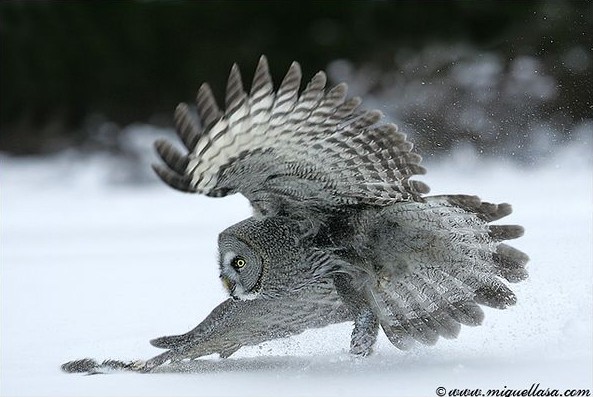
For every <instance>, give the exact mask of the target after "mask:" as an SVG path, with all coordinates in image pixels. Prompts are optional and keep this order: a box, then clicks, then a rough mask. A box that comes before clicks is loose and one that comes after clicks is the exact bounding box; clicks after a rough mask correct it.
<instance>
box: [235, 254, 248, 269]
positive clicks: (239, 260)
mask: <svg viewBox="0 0 593 397" xmlns="http://www.w3.org/2000/svg"><path fill="white" fill-rule="evenodd" d="M245 264H246V262H245V259H243V258H241V257H237V258H235V259H234V260H233V267H234V268H235V269H241V268H242V267H243V266H245Z"/></svg>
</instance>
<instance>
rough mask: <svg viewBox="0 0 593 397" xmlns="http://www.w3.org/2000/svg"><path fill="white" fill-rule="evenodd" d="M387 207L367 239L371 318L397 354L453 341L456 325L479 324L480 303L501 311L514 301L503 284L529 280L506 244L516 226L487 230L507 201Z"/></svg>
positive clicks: (435, 200)
mask: <svg viewBox="0 0 593 397" xmlns="http://www.w3.org/2000/svg"><path fill="white" fill-rule="evenodd" d="M425 200H426V201H425V202H423V203H418V202H407V203H399V204H396V205H393V206H390V207H387V208H385V209H384V210H383V211H382V212H381V213H380V214H379V217H378V218H380V221H378V222H377V227H378V229H377V230H376V231H375V232H374V233H373V234H372V235H373V236H375V237H376V238H377V239H378V240H377V241H374V246H375V255H376V256H375V257H374V261H375V266H376V269H377V278H378V280H377V282H371V283H369V284H368V286H367V289H368V292H369V294H370V295H372V296H374V297H380V298H379V299H375V301H374V302H375V303H374V304H375V306H376V307H375V314H377V317H378V318H379V322H380V324H381V326H382V328H383V330H384V332H385V334H386V335H387V337H388V339H389V340H390V341H391V343H393V344H394V345H395V346H396V347H398V348H400V349H403V350H405V349H408V348H410V347H411V345H413V342H414V341H418V342H420V343H423V344H428V345H432V344H434V343H436V341H437V340H438V338H439V336H442V337H445V338H450V339H451V338H455V337H457V335H458V334H459V330H460V327H461V325H462V324H463V325H468V326H476V325H479V324H481V323H482V321H483V319H484V312H483V310H482V308H481V307H480V305H484V306H489V307H493V308H497V309H505V308H507V307H509V306H511V305H514V304H515V303H516V301H517V298H516V296H515V294H514V293H513V291H511V290H510V289H509V288H508V287H507V285H506V284H505V283H504V282H503V281H509V282H517V281H521V280H523V279H525V278H526V277H527V271H526V270H525V264H526V263H527V261H528V259H529V258H528V257H527V255H525V254H524V253H522V252H521V251H519V250H517V249H515V248H512V247H510V246H508V245H506V244H504V243H501V242H502V241H505V240H511V239H515V238H518V237H520V236H522V235H523V232H524V230H523V227H521V226H518V225H490V224H489V223H490V222H492V221H495V220H498V219H501V218H503V217H505V216H507V215H509V214H510V213H511V212H512V208H511V206H510V205H509V204H506V203H503V204H492V203H486V202H482V201H481V200H480V199H479V198H478V197H476V196H467V195H454V196H432V197H426V198H425Z"/></svg>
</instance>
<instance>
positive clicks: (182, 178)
mask: <svg viewBox="0 0 593 397" xmlns="http://www.w3.org/2000/svg"><path fill="white" fill-rule="evenodd" d="M300 85H301V69H300V67H299V64H298V63H296V62H295V63H293V64H292V65H291V66H290V68H289V70H288V73H287V74H286V77H284V79H283V81H282V83H281V84H280V87H279V88H278V90H277V91H274V88H273V84H272V79H271V77H270V73H269V70H268V63H267V60H266V58H265V57H262V58H261V59H260V61H259V64H258V66H257V69H256V71H255V76H254V78H253V83H252V85H251V90H250V93H249V94H247V93H246V92H245V91H244V88H243V84H242V79H241V76H240V74H239V69H238V67H237V65H234V66H233V67H232V69H231V73H230V77H229V80H228V85H227V90H226V106H225V107H226V109H225V110H224V111H221V110H220V109H219V107H218V106H217V104H216V101H215V100H214V96H213V94H212V91H211V90H210V88H209V86H208V85H207V84H204V85H202V86H201V88H200V89H199V92H198V95H197V103H196V107H197V113H198V115H199V120H198V118H196V117H195V116H194V115H193V113H192V111H191V109H190V107H189V106H187V105H185V104H180V105H179V106H178V107H177V109H176V112H175V121H176V124H177V131H178V135H179V137H180V138H181V140H182V141H183V144H184V146H185V147H186V148H187V153H181V152H179V151H178V150H177V149H175V148H174V146H173V145H172V144H170V143H169V142H167V141H165V140H159V141H157V142H156V150H157V151H158V153H159V155H160V157H161V158H162V160H163V162H164V164H165V165H155V166H154V170H155V171H156V173H157V174H158V175H159V176H160V178H161V179H162V180H163V181H164V182H166V183H167V184H168V185H170V186H171V187H173V188H175V189H178V190H181V191H184V192H191V193H201V194H205V195H208V196H211V197H222V196H227V195H230V194H234V193H241V194H242V195H244V196H245V197H246V198H247V199H249V201H250V203H251V205H252V207H253V210H254V214H253V216H252V217H250V218H248V219H246V220H244V221H242V222H239V223H238V224H236V225H233V226H231V227H229V228H228V229H226V230H225V231H223V232H222V233H221V234H220V236H219V254H220V257H219V266H220V278H221V280H222V283H223V285H224V286H225V287H226V289H227V290H228V292H229V295H230V297H229V299H227V300H226V301H224V302H222V303H221V304H220V305H219V306H218V307H216V308H215V309H214V310H213V311H212V313H211V314H210V315H209V316H208V317H207V318H206V319H205V320H204V321H202V322H201V323H200V324H199V325H198V326H197V327H196V328H194V329H193V330H191V331H189V332H187V333H185V334H183V335H178V336H166V337H161V338H158V339H155V340H153V341H151V343H152V344H153V345H154V346H156V347H159V348H164V349H167V351H166V352H164V353H163V354H161V355H159V356H156V357H154V358H152V359H151V360H148V361H147V362H141V363H127V364H126V363H122V362H116V361H110V362H106V363H107V364H105V363H103V365H107V366H109V364H110V363H111V366H113V367H118V366H120V367H122V368H123V367H126V366H127V368H132V369H139V370H142V371H150V370H151V369H153V368H155V367H156V366H159V365H161V364H163V363H165V362H168V361H171V362H177V361H181V360H184V359H194V358H198V357H201V356H204V355H209V354H213V353H218V354H219V355H220V356H221V357H228V356H230V355H231V354H233V353H234V352H235V351H237V350H238V349H239V348H241V347H242V346H247V345H256V344H259V343H261V342H264V341H267V340H271V339H275V338H281V337H286V336H289V335H294V334H298V333H301V332H303V331H304V330H306V329H309V328H317V327H323V326H326V325H328V324H333V323H340V322H346V321H352V322H353V323H354V328H353V331H352V337H351V340H350V351H351V353H353V354H356V355H362V356H365V355H368V354H369V353H371V351H372V348H373V345H374V343H375V341H376V339H377V335H378V332H379V330H380V329H381V330H383V332H384V333H385V335H386V336H387V338H388V339H389V341H391V343H392V344H393V345H394V346H395V347H397V348H399V349H402V350H407V349H409V348H411V347H412V346H413V345H414V344H415V343H416V342H419V343H421V344H426V345H432V344H434V343H436V342H437V339H438V338H439V337H443V338H455V337H456V336H457V335H458V333H459V330H460V326H461V324H464V325H468V326H475V325H478V324H480V323H481V322H482V319H483V316H484V314H483V311H482V309H481V308H480V305H485V306H489V307H494V308H498V309H504V308H506V307H508V306H510V305H513V304H514V303H515V301H516V298H515V295H514V294H513V292H512V291H511V290H510V289H509V288H508V287H507V286H506V285H505V283H504V282H503V280H506V281H508V282H511V283H514V282H518V281H521V280H523V279H525V278H526V277H527V272H526V270H525V264H526V263H527V260H528V257H527V256H526V255H525V254H524V253H522V252H521V251H518V250H517V249H514V248H512V247H510V246H509V245H507V244H504V243H502V241H504V240H509V239H514V238H517V237H519V236H521V235H522V234H523V228H522V227H520V226H515V225H492V224H491V222H493V221H496V220H498V219H501V218H503V217H505V216H507V215H509V214H510V213H511V207H510V205H508V204H506V203H505V204H490V203H486V202H482V201H481V200H480V199H479V198H478V197H476V196H467V195H444V196H426V195H425V194H426V193H428V191H429V189H428V187H427V186H426V185H425V184H424V183H422V182H419V181H416V180H412V179H410V178H411V177H413V176H415V175H418V174H423V173H424V172H425V170H424V168H422V167H421V166H420V165H419V163H420V160H421V157H420V156H419V155H417V154H415V153H412V152H411V149H412V144H411V143H410V142H408V141H407V140H406V136H405V135H404V134H402V133H401V132H398V130H397V127H396V126H395V125H393V124H387V123H381V122H380V120H381V114H380V112H378V111H376V110H371V111H369V110H364V109H363V108H361V106H360V105H361V101H360V99H358V98H347V96H346V90H347V88H346V84H343V83H342V84H339V85H337V86H335V87H333V88H332V89H329V90H326V89H325V85H326V76H325V74H324V73H323V72H319V73H317V74H316V75H315V76H314V77H313V79H312V80H311V81H310V82H309V83H308V85H307V86H306V88H305V89H304V91H302V92H300ZM68 365H70V367H68ZM93 366H95V367H96V363H94V362H93V361H92V360H87V361H85V360H81V361H78V362H74V363H68V364H66V365H65V366H64V368H65V369H66V370H71V371H76V370H81V369H84V370H89V369H91V370H92V368H93Z"/></svg>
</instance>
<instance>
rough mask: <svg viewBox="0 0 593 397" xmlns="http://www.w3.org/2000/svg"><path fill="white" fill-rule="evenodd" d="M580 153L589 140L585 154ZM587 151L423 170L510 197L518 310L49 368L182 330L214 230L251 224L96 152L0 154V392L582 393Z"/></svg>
mask: <svg viewBox="0 0 593 397" xmlns="http://www.w3.org/2000/svg"><path fill="white" fill-rule="evenodd" d="M589 150H590V148H589ZM590 160H591V154H590V152H587V151H586V150H585V151H582V150H581V151H568V152H567V153H564V154H562V155H558V156H557V157H556V158H554V159H550V161H549V164H550V166H549V167H548V168H545V169H539V170H525V169H518V168H515V167H513V166H510V165H505V164H503V163H488V164H483V163H480V162H479V161H478V160H475V159H474V160H471V159H468V158H467V157H465V156H454V158H453V159H452V160H450V161H448V162H446V163H440V164H429V165H428V168H429V174H428V175H427V176H426V177H425V178H423V180H424V181H426V182H428V183H429V185H431V187H432V189H433V193H435V194H439V193H446V192H447V193H461V192H464V193H476V194H479V195H480V196H482V197H483V198H487V199H489V200H493V201H508V202H510V203H512V204H513V206H514V209H515V213H514V214H513V215H512V216H511V218H510V219H509V220H510V221H511V222H512V223H518V224H522V225H524V226H525V227H526V229H527V233H526V235H525V237H523V238H521V239H520V240H517V241H516V242H515V244H514V245H515V246H516V247H518V248H520V249H522V250H524V251H525V252H527V253H528V254H529V255H530V256H531V262H530V265H529V270H530V275H531V276H530V279H529V280H528V281H526V282H523V283H521V284H519V285H514V286H513V289H514V290H515V291H516V292H517V295H518V298H519V302H518V304H517V305H516V306H515V307H513V308H511V309H509V310H507V311H504V312H501V311H496V310H487V311H486V320H485V322H484V325H483V326H481V327H478V328H471V329H470V328H464V329H462V332H461V335H460V337H459V339H457V340H454V341H439V343H438V344H437V345H436V346H434V347H431V348H419V349H416V350H414V351H412V352H406V353H403V352H400V351H398V350H396V349H395V348H393V347H392V346H391V345H390V344H389V342H388V341H387V340H386V338H384V337H383V336H381V339H380V340H379V344H378V347H377V349H376V350H377V351H376V354H375V355H374V356H372V357H369V358H366V359H354V358H352V357H350V356H349V355H348V353H347V349H348V343H349V333H350V325H349V324H342V325H336V326H331V327H328V328H325V329H322V330H312V331H307V332H306V333H305V334H303V335H300V336H297V337H293V338H289V339H284V340H279V341H274V342H270V343H266V344H264V345H261V346H259V347H253V348H244V349H242V350H240V351H239V352H238V353H236V354H235V355H234V356H233V357H231V358H229V359H227V360H219V359H218V358H212V357H210V358H207V359H205V360H200V361H199V362H198V363H197V364H196V365H195V366H194V367H192V371H191V372H190V373H158V374H147V375H145V374H134V373H114V374H109V375H103V376H101V375H99V376H82V375H70V374H64V373H62V372H61V370H60V364H62V363H63V362H65V361H69V360H73V359H78V358H83V357H92V358H96V359H105V358H117V359H138V358H149V357H151V356H153V355H155V354H157V353H159V350H158V349H156V348H153V347H152V346H150V345H149V344H148V340H149V339H151V338H154V337H157V336H161V335H170V334H177V333H182V332H185V331H187V330H189V329H190V328H193V326H195V325H196V324H197V323H198V322H199V321H201V320H202V319H203V318H204V317H205V316H206V315H207V314H208V313H209V312H210V310H211V309H212V308H213V307H214V306H215V305H216V304H218V303H219V302H220V301H222V300H223V299H224V293H223V289H222V287H221V285H220V283H219V280H218V277H217V266H216V238H217V234H218V232H220V231H221V230H222V229H224V228H225V227H227V226H228V225H230V224H232V223H234V222H236V221H238V220H241V219H242V218H244V217H246V216H248V214H249V208H248V205H247V203H246V202H245V200H243V199H242V198H241V197H231V198H226V199H219V200H214V199H209V198H204V197H197V196H192V195H184V194H181V193H177V192H174V191H173V190H170V189H168V188H166V187H165V186H164V185H162V184H156V183H155V184H146V185H136V186H130V185H125V184H119V185H113V184H106V183H104V179H105V176H106V172H107V171H106V170H109V169H110V168H109V166H108V163H106V162H104V161H103V160H101V158H97V157H93V158H89V159H88V160H87V161H72V160H71V158H70V157H63V156H62V157H59V158H55V159H48V160H39V159H31V160H15V159H10V158H6V157H3V158H1V159H0V162H1V175H0V178H1V185H0V186H1V200H2V202H1V205H2V207H1V211H2V212H1V217H2V218H1V226H2V229H1V233H2V235H1V241H2V243H1V244H2V246H1V249H2V250H1V288H2V312H1V314H2V317H1V320H2V321H1V331H2V333H1V337H2V339H1V349H2V363H1V364H2V367H1V390H0V391H1V394H2V395H3V396H4V395H9V396H12V395H23V396H24V395H27V396H28V395H36V396H37V395H52V396H53V395H60V396H74V395H77V396H91V395H101V396H107V395H118V396H123V395H147V396H149V395H155V396H164V395H171V396H181V395H212V396H213V395H221V396H230V395H241V396H244V397H246V396H265V395H270V396H271V395H300V396H304V395H339V396H348V395H368V396H381V395H391V396H394V395H406V396H414V395H423V396H431V395H435V389H436V388H437V387H439V386H442V387H445V388H446V389H447V390H451V389H454V388H482V389H484V390H486V389H489V388H499V389H502V390H504V388H505V387H506V388H508V389H511V388H514V389H525V388H529V387H530V386H531V385H532V384H533V383H540V384H541V385H540V387H541V388H547V387H549V388H557V389H560V391H561V392H562V391H564V390H565V389H567V388H571V389H573V388H575V389H589V390H591V388H592V373H593V368H592V338H591V337H592V321H591V320H592V314H591V308H592V306H593V305H592V259H593V253H592V247H593V244H592V242H593V235H592V234H593V222H592V213H593V208H592V207H593V204H592V203H593V188H592V168H591V161H590Z"/></svg>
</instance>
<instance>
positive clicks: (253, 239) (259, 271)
mask: <svg viewBox="0 0 593 397" xmlns="http://www.w3.org/2000/svg"><path fill="white" fill-rule="evenodd" d="M299 234H300V233H299V229H298V226H297V225H296V224H295V223H294V221H291V220H289V219H287V218H283V217H268V218H264V219H256V218H253V217H252V218H248V219H246V220H244V221H242V222H239V223H237V224H235V225H233V226H231V227H229V228H228V229H226V230H224V231H223V232H222V233H220V235H219V237H218V249H219V265H220V278H221V280H222V283H223V285H224V287H225V288H226V289H227V291H228V292H229V294H230V295H231V297H232V298H233V299H237V300H251V299H255V298H256V297H258V296H262V295H263V296H266V295H267V296H274V295H277V294H278V293H282V292H283V291H281V290H280V287H282V289H286V287H287V286H289V285H290V279H291V277H293V276H295V275H296V271H295V270H296V268H297V266H295V265H297V264H298V263H299V262H300V261H301V258H302V249H301V243H300V238H299ZM272 269H274V271H270V270H272Z"/></svg>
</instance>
